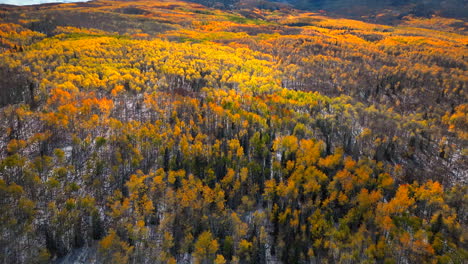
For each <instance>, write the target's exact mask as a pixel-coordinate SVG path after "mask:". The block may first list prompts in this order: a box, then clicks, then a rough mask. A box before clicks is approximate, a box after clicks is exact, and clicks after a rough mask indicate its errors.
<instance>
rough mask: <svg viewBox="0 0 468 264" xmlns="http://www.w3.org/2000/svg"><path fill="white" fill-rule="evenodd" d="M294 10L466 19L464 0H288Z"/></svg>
mask: <svg viewBox="0 0 468 264" xmlns="http://www.w3.org/2000/svg"><path fill="white" fill-rule="evenodd" d="M288 2H289V3H291V4H292V5H293V6H295V7H296V8H301V9H323V10H326V11H331V12H336V13H340V14H345V15H349V16H353V17H355V16H368V15H371V14H374V15H379V14H380V15H384V14H386V13H393V14H394V15H402V16H404V15H410V14H411V15H415V16H421V17H429V16H432V15H440V16H446V17H457V18H466V14H467V13H468V12H467V1H466V0H446V1H440V0H409V1H408V0H354V1H349V0H290V1H288Z"/></svg>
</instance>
